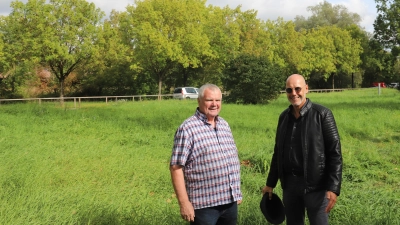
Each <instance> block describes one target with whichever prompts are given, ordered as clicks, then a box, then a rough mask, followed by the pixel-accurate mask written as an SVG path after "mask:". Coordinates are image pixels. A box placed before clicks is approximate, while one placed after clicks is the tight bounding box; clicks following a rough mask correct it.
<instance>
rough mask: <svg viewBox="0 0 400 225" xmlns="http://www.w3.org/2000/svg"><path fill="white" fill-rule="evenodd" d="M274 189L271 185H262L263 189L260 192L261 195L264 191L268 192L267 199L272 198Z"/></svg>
mask: <svg viewBox="0 0 400 225" xmlns="http://www.w3.org/2000/svg"><path fill="white" fill-rule="evenodd" d="M273 191H274V188H272V187H268V186H264V187H263V189H262V193H263V195H264V194H265V193H267V192H268V193H269V200H271V198H272V192H273Z"/></svg>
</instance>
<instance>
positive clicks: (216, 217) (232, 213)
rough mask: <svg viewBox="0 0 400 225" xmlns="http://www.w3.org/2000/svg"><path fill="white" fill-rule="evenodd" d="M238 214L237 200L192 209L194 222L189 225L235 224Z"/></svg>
mask: <svg viewBox="0 0 400 225" xmlns="http://www.w3.org/2000/svg"><path fill="white" fill-rule="evenodd" d="M237 215H238V207H237V202H232V203H229V204H226V205H219V206H214V207H209V208H203V209H196V210H194V216H195V217H194V222H191V223H190V224H191V225H236V223H237Z"/></svg>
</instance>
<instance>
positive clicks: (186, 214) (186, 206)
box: [180, 201, 194, 222]
mask: <svg viewBox="0 0 400 225" xmlns="http://www.w3.org/2000/svg"><path fill="white" fill-rule="evenodd" d="M180 208H181V216H182V219H184V220H186V221H188V222H194V208H193V205H192V203H191V202H189V201H186V202H184V203H181V204H180Z"/></svg>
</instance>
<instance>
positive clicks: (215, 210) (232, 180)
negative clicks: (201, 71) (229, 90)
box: [170, 84, 242, 225]
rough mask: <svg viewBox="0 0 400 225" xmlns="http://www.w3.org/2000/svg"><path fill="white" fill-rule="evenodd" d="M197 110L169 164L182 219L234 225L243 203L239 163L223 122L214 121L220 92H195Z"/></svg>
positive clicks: (210, 88)
mask: <svg viewBox="0 0 400 225" xmlns="http://www.w3.org/2000/svg"><path fill="white" fill-rule="evenodd" d="M197 101H198V108H197V110H196V112H195V114H194V115H193V116H191V117H189V118H188V119H186V120H185V121H184V122H183V123H182V124H181V125H180V126H179V128H178V130H177V131H176V133H175V139H174V146H173V149H172V156H171V162H170V171H171V179H172V184H173V186H174V190H175V193H176V196H177V198H178V203H179V206H180V213H181V216H182V219H184V220H186V221H189V222H190V223H191V224H201V225H207V224H210V225H211V224H212V225H215V224H224V225H235V224H236V223H237V214H238V213H237V211H238V209H237V205H238V204H240V203H241V202H242V193H241V191H240V162H239V157H238V151H237V148H236V144H235V141H234V139H233V135H232V132H231V129H230V127H229V125H228V123H227V122H226V121H225V120H224V119H223V118H221V117H219V116H218V114H219V112H220V110H221V103H222V94H221V90H220V89H219V88H218V87H217V86H216V85H213V84H205V85H203V86H202V87H201V88H200V89H199V97H198V100H197Z"/></svg>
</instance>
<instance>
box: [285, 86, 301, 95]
mask: <svg viewBox="0 0 400 225" xmlns="http://www.w3.org/2000/svg"><path fill="white" fill-rule="evenodd" d="M294 90H295V91H296V93H299V92H300V91H301V87H295V88H294ZM292 92H293V88H286V93H288V94H291V93H292Z"/></svg>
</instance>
